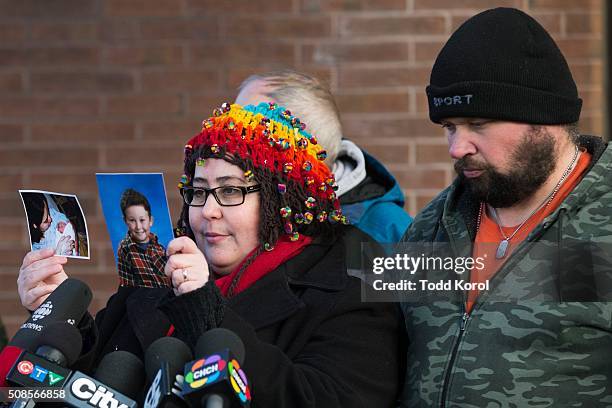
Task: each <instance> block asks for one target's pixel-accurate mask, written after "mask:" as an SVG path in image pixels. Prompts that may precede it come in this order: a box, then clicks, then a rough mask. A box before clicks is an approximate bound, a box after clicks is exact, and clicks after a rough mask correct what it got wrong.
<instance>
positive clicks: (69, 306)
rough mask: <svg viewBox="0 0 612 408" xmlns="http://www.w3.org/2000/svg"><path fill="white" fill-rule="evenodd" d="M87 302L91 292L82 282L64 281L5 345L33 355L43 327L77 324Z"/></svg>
mask: <svg viewBox="0 0 612 408" xmlns="http://www.w3.org/2000/svg"><path fill="white" fill-rule="evenodd" d="M91 299H92V293H91V289H89V287H88V286H87V285H86V284H85V283H84V282H82V281H80V280H78V279H74V278H68V279H66V280H65V281H64V282H62V283H61V284H60V285H59V286H58V287H57V288H56V289H55V290H54V291H53V292H51V294H50V295H49V297H47V300H45V301H44V302H43V304H41V305H40V306H39V307H38V309H36V310H35V311H34V312H33V313H32V316H30V318H29V319H28V320H26V321H25V323H24V324H23V325H21V327H20V328H19V330H18V331H17V333H15V336H13V338H12V339H11V341H10V342H9V345H11V346H16V347H20V348H22V349H25V350H28V351H30V352H32V353H34V352H35V351H36V348H35V347H34V346H33V345H34V342H35V341H36V339H37V338H38V337H39V336H40V332H41V331H42V329H43V328H44V327H45V326H47V325H48V324H50V323H51V322H55V321H63V322H68V323H70V324H74V325H76V324H78V323H79V322H80V321H81V319H82V318H83V316H84V315H85V312H87V308H88V307H89V304H90V303H91Z"/></svg>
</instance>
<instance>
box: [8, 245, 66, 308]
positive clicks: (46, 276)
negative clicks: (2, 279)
mask: <svg viewBox="0 0 612 408" xmlns="http://www.w3.org/2000/svg"><path fill="white" fill-rule="evenodd" d="M54 254H55V252H54V251H53V249H41V250H39V251H30V252H28V253H27V254H26V256H25V257H24V258H23V263H22V264H21V268H19V277H18V278H17V291H18V292H19V298H20V299H21V304H22V305H23V306H24V307H25V308H26V309H28V310H30V311H34V310H36V309H37V308H38V306H40V305H41V304H42V303H43V302H44V301H45V300H46V299H47V297H48V296H49V294H50V293H51V292H53V291H54V290H55V288H57V287H58V286H59V285H60V284H61V283H62V282H63V281H65V280H66V279H68V275H66V272H64V264H65V263H66V262H68V258H66V257H63V256H54Z"/></svg>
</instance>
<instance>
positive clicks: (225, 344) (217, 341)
mask: <svg viewBox="0 0 612 408" xmlns="http://www.w3.org/2000/svg"><path fill="white" fill-rule="evenodd" d="M223 349H229V350H230V351H231V352H232V353H233V354H234V357H236V360H238V362H239V363H240V364H242V363H243V362H244V343H242V340H240V337H238V335H237V334H236V333H234V332H233V331H231V330H228V329H224V328H221V327H218V328H216V329H211V330H209V331H207V332H205V333H204V334H202V335H201V336H200V338H199V339H198V343H197V344H196V348H195V350H196V356H197V357H204V356H209V355H211V354H214V353H217V352H219V350H223Z"/></svg>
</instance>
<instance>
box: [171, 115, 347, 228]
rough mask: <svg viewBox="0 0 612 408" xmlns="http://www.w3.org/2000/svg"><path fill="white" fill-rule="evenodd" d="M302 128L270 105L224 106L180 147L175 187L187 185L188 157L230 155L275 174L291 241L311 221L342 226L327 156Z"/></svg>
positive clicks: (281, 212)
mask: <svg viewBox="0 0 612 408" xmlns="http://www.w3.org/2000/svg"><path fill="white" fill-rule="evenodd" d="M305 129H306V125H305V124H304V123H301V121H300V120H299V119H298V118H296V117H294V116H292V115H291V112H289V111H288V110H286V109H284V108H282V107H279V106H278V105H277V104H275V103H260V104H259V105H257V106H253V105H247V106H245V107H241V106H240V105H236V104H233V105H230V104H228V103H224V104H223V105H222V106H221V107H220V108H216V109H215V110H214V111H213V116H212V117H210V118H208V119H206V120H204V121H203V122H202V131H201V132H200V133H199V134H198V135H196V136H194V137H193V138H191V139H190V140H189V141H188V142H187V144H186V145H185V175H183V176H182V178H181V181H180V183H179V188H180V187H182V186H183V185H188V184H190V182H191V180H190V179H189V176H188V174H190V171H189V169H188V168H187V164H188V163H189V162H193V157H192V155H193V153H194V152H195V151H200V152H201V151H202V148H203V147H204V149H205V150H209V152H208V151H207V152H206V153H207V154H206V157H218V158H225V157H227V155H231V156H232V157H234V158H239V159H240V160H241V161H244V162H245V163H247V166H246V167H247V168H253V169H254V170H255V169H257V170H256V172H257V171H264V172H268V173H269V174H272V175H274V176H275V180H276V181H275V183H276V184H277V185H276V186H274V187H275V189H276V192H277V194H279V195H280V200H279V202H280V203H282V205H281V207H280V208H279V209H278V211H277V214H278V216H279V217H281V219H282V225H283V226H284V232H285V233H287V234H289V235H290V237H291V239H292V240H297V239H298V238H299V233H298V230H304V229H307V228H306V227H307V226H308V225H310V224H311V223H323V222H330V223H332V224H333V223H345V224H346V223H347V219H346V217H345V216H343V215H342V212H341V209H340V203H339V201H338V198H337V197H336V193H335V190H336V189H337V186H336V181H335V178H334V175H333V173H332V172H331V171H330V169H329V168H328V167H327V165H325V163H324V160H325V158H326V157H327V154H326V152H325V150H323V149H322V148H321V147H320V146H319V145H318V144H317V141H316V139H315V137H314V136H313V135H311V134H310V133H308V132H306V130H305ZM200 154H201V153H200ZM197 160H199V158H197ZM254 176H255V175H253V172H251V171H250V170H247V171H245V177H246V178H247V180H249V179H250V178H251V177H254ZM291 189H296V190H297V191H290V190H291ZM296 193H297V196H298V197H300V198H301V199H300V201H299V202H296V200H295V197H296ZM285 196H287V198H288V197H289V196H291V197H293V199H292V200H290V202H289V200H284V199H283V198H284V197H285ZM289 204H291V205H289Z"/></svg>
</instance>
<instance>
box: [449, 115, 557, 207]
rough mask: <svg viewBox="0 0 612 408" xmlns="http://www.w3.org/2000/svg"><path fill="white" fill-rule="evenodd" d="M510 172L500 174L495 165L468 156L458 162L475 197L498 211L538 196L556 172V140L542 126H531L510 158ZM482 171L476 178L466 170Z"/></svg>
mask: <svg viewBox="0 0 612 408" xmlns="http://www.w3.org/2000/svg"><path fill="white" fill-rule="evenodd" d="M510 159H511V160H510V161H509V163H510V166H511V168H510V170H509V171H508V173H507V174H504V173H500V172H499V171H497V170H496V169H495V167H493V165H491V164H485V163H479V162H477V161H476V160H474V159H473V158H472V156H465V157H463V158H461V159H459V160H457V162H456V163H455V171H456V172H457V174H458V175H459V179H460V180H461V182H463V183H465V184H466V185H467V186H468V188H469V189H470V191H471V193H472V196H473V197H474V198H475V199H476V200H478V201H484V202H486V203H488V204H489V205H491V206H492V207H494V208H505V207H511V206H513V205H514V204H516V203H519V202H521V201H522V200H524V199H525V198H527V197H529V196H531V195H532V194H533V193H535V192H536V191H537V190H538V188H540V187H541V186H542V185H543V184H544V182H545V181H546V180H547V179H548V177H549V176H550V175H551V174H552V172H553V170H554V169H555V164H556V161H557V153H556V150H555V139H554V137H553V136H552V135H551V134H550V133H549V132H547V131H546V129H545V128H544V127H541V126H531V127H530V129H529V130H528V131H527V132H525V135H524V137H523V139H522V141H521V142H520V144H519V145H518V146H516V148H515V149H514V151H513V152H512V154H511V156H510ZM467 169H471V170H474V169H478V170H482V174H481V175H480V176H479V177H476V178H467V177H465V176H464V174H463V171H464V170H467Z"/></svg>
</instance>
